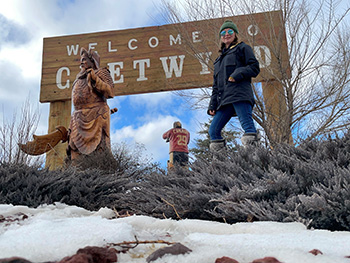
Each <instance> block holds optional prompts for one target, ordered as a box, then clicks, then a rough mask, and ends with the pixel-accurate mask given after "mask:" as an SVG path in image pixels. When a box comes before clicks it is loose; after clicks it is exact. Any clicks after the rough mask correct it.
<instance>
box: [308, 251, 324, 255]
mask: <svg viewBox="0 0 350 263" xmlns="http://www.w3.org/2000/svg"><path fill="white" fill-rule="evenodd" d="M309 253H311V254H313V255H315V256H317V255H319V254H321V255H323V253H322V252H321V251H320V250H318V249H313V250H310V251H309Z"/></svg>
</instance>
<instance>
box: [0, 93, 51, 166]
mask: <svg viewBox="0 0 350 263" xmlns="http://www.w3.org/2000/svg"><path fill="white" fill-rule="evenodd" d="M39 119H40V113H39V109H33V107H32V106H31V105H30V103H29V98H27V100H26V101H25V102H24V103H23V106H22V108H21V110H20V114H19V116H18V115H17V112H14V113H13V115H12V118H10V119H6V118H5V114H4V119H3V120H2V125H1V126H0V164H3V163H11V164H26V165H32V166H37V167H40V166H42V165H43V163H44V159H43V157H42V156H39V157H34V156H29V155H27V154H26V153H24V152H23V151H21V150H20V148H19V146H18V144H19V143H21V144H25V143H26V142H28V141H31V140H33V137H32V136H33V134H34V132H35V130H36V128H37V126H38V123H39Z"/></svg>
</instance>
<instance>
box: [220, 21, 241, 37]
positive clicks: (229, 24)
mask: <svg viewBox="0 0 350 263" xmlns="http://www.w3.org/2000/svg"><path fill="white" fill-rule="evenodd" d="M226 28H231V29H233V31H235V32H236V34H238V28H237V26H236V24H235V23H233V22H232V21H231V20H226V21H225V22H224V23H223V24H222V26H221V27H220V31H219V34H220V33H221V31H222V30H224V29H226Z"/></svg>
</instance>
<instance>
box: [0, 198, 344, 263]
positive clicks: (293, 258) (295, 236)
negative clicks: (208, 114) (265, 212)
mask: <svg viewBox="0 0 350 263" xmlns="http://www.w3.org/2000/svg"><path fill="white" fill-rule="evenodd" d="M19 213H23V214H25V215H28V216H29V217H28V218H27V219H25V220H13V221H9V220H0V258H7V257H13V256H17V257H23V258H26V259H27V260H30V261H33V262H44V261H59V260H61V259H62V258H64V257H66V256H71V255H73V254H75V253H76V251H77V250H78V249H79V248H83V247H85V246H100V247H103V246H106V245H107V244H108V243H120V242H124V241H135V236H136V237H137V239H138V240H139V241H146V240H148V241H157V240H164V241H169V242H180V243H181V244H183V245H185V246H187V247H188V248H190V249H191V250H192V252H191V253H188V254H184V255H176V256H174V255H165V256H163V257H162V258H159V259H157V260H156V261H154V262H155V263H165V262H167V263H173V262H179V263H180V262H181V263H183V262H190V263H197V262H198V263H199V262H200V263H214V262H215V260H216V259H217V258H221V257H223V256H227V257H231V258H234V259H236V260H237V261H238V262H240V263H248V262H252V261H253V260H254V259H257V258H263V257H267V256H273V257H276V258H277V259H278V260H279V261H281V262H284V263H313V262H317V263H335V262H337V263H343V262H344V263H350V258H346V256H350V245H349V244H350V232H331V231H326V230H308V229H306V227H305V226H304V225H302V224H300V223H276V222H254V223H238V224H232V225H230V224H224V223H218V222H210V221H203V220H180V221H178V220H172V219H155V218H152V217H147V216H135V215H134V216H130V217H124V218H117V219H115V218H114V219H113V217H114V216H115V214H114V212H113V210H111V209H108V208H102V209H100V210H99V211H97V212H95V211H88V210H85V209H83V208H79V207H76V206H68V205H65V204H62V203H55V204H53V205H43V206H40V207H38V208H29V207H26V206H13V205H5V204H3V205H0V215H2V216H3V217H4V218H5V219H9V218H12V219H15V218H20V215H19ZM0 219H1V217H0ZM164 246H166V245H164V244H154V243H150V244H139V245H138V246H137V247H136V248H134V249H130V250H129V251H128V252H127V253H125V254H118V263H123V262H125V263H126V262H128V263H130V262H146V258H147V257H148V256H149V255H150V254H151V253H152V252H154V251H155V250H156V249H158V248H161V247H164ZM116 248H117V249H118V248H119V247H116ZM312 249H318V250H320V251H321V252H322V253H323V254H322V255H321V254H319V255H317V256H315V255H313V254H311V253H309V251H310V250H312Z"/></svg>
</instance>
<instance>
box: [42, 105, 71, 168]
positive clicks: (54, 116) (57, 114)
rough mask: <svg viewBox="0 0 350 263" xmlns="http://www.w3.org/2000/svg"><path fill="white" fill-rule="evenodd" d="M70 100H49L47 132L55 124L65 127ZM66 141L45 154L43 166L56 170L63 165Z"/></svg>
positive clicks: (69, 109)
mask: <svg viewBox="0 0 350 263" xmlns="http://www.w3.org/2000/svg"><path fill="white" fill-rule="evenodd" d="M71 108H72V106H71V101H70V100H64V101H54V102H50V115H49V128H48V132H49V133H50V132H52V131H55V129H56V126H58V125H62V126H64V127H66V128H67V130H68V127H69V122H70V118H71ZM66 148H67V142H65V143H59V144H57V145H56V146H55V147H54V148H53V149H52V150H50V151H49V152H48V153H47V154H46V162H45V167H47V168H49V169H50V170H56V169H59V168H61V167H63V166H64V159H65V158H66Z"/></svg>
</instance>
